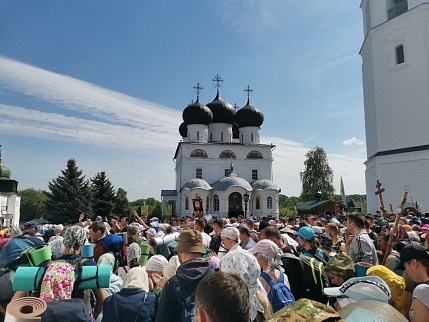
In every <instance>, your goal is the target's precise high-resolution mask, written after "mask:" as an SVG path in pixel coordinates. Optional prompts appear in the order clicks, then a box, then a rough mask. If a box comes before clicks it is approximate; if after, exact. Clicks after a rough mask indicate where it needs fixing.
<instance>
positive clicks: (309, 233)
mask: <svg viewBox="0 0 429 322" xmlns="http://www.w3.org/2000/svg"><path fill="white" fill-rule="evenodd" d="M296 234H297V235H298V236H300V237H302V238H304V239H305V240H312V239H313V238H314V237H315V236H316V234H315V233H314V230H313V228H310V227H307V226H304V227H301V228H300V229H299V230H298V232H297V233H296Z"/></svg>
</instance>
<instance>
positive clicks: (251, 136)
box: [250, 133, 253, 142]
mask: <svg viewBox="0 0 429 322" xmlns="http://www.w3.org/2000/svg"><path fill="white" fill-rule="evenodd" d="M250 141H251V142H253V133H252V134H250Z"/></svg>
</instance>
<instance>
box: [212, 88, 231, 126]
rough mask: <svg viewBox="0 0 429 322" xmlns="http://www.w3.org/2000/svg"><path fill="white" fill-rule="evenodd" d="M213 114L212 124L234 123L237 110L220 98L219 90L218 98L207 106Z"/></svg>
mask: <svg viewBox="0 0 429 322" xmlns="http://www.w3.org/2000/svg"><path fill="white" fill-rule="evenodd" d="M206 106H207V107H208V108H209V109H210V110H211V111H212V113H213V122H212V123H228V124H233V123H234V115H235V108H234V106H232V105H231V104H230V103H228V102H225V101H223V100H222V99H221V98H220V94H219V88H218V89H217V95H216V98H215V99H214V100H213V101H212V102H210V103H208V104H207V105H206Z"/></svg>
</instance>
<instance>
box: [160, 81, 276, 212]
mask: <svg viewBox="0 0 429 322" xmlns="http://www.w3.org/2000/svg"><path fill="white" fill-rule="evenodd" d="M216 79H217V95H216V97H215V99H214V100H213V101H212V102H210V103H208V104H206V105H204V104H203V103H201V102H200V100H199V91H200V89H201V87H200V86H199V84H198V86H197V87H196V89H197V100H196V102H195V103H193V104H190V105H189V106H187V107H186V108H185V109H184V111H183V122H182V124H181V125H180V127H179V132H180V135H181V137H182V140H181V141H180V142H179V143H178V145H177V149H176V152H175V154H174V161H175V173H176V187H175V188H176V189H175V190H163V191H162V192H161V196H162V200H163V213H164V211H165V210H164V209H165V207H164V202H165V201H166V200H174V201H175V203H176V206H175V212H176V213H177V215H178V216H179V217H182V218H183V217H186V216H192V215H193V214H194V211H195V209H200V211H201V214H203V215H207V214H210V215H213V216H217V217H218V218H220V217H237V216H238V215H242V216H247V217H250V216H253V217H255V216H257V217H261V216H269V215H271V216H278V214H279V207H278V204H279V202H278V201H279V193H280V189H279V188H278V187H277V185H276V184H275V183H274V182H273V181H272V180H273V172H272V162H273V157H272V150H273V149H274V148H275V146H274V145H273V144H262V143H261V142H260V128H261V125H262V123H263V121H264V116H263V114H262V112H261V111H260V110H259V109H258V108H256V107H254V106H252V105H251V103H250V95H249V94H250V92H251V90H250V88H249V87H248V88H247V92H248V101H247V104H246V105H245V106H244V107H242V108H241V109H239V110H236V108H235V107H234V106H232V105H231V104H230V103H228V102H225V101H224V100H222V99H221V98H220V86H219V80H221V79H220V78H219V77H218V76H216V78H215V80H216ZM196 205H197V206H196Z"/></svg>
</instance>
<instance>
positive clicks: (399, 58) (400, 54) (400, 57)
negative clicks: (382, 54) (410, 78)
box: [395, 45, 405, 65]
mask: <svg viewBox="0 0 429 322" xmlns="http://www.w3.org/2000/svg"><path fill="white" fill-rule="evenodd" d="M403 62H405V55H404V45H398V46H396V47H395V63H396V65H399V64H402V63H403Z"/></svg>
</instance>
